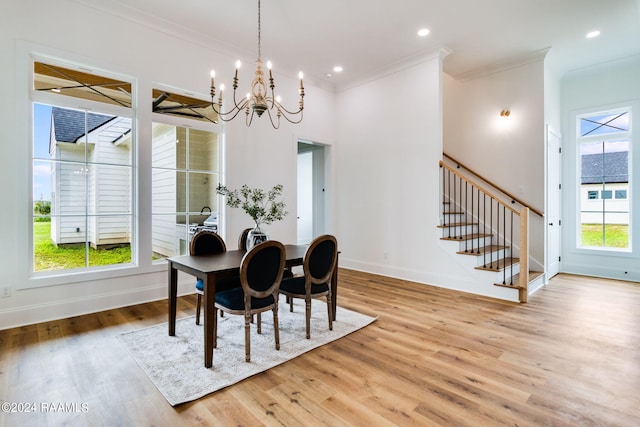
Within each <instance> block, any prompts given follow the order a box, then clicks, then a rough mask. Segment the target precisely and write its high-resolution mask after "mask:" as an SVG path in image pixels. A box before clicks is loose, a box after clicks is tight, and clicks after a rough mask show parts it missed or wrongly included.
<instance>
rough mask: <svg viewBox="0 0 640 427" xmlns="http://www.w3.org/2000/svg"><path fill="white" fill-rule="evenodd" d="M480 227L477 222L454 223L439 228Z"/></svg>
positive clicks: (441, 225)
mask: <svg viewBox="0 0 640 427" xmlns="http://www.w3.org/2000/svg"><path fill="white" fill-rule="evenodd" d="M474 225H478V223H477V222H452V223H451V224H440V225H438V228H451V227H464V226H474Z"/></svg>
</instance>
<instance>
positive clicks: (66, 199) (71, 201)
mask: <svg viewBox="0 0 640 427" xmlns="http://www.w3.org/2000/svg"><path fill="white" fill-rule="evenodd" d="M51 116H52V117H51V134H50V141H49V154H50V156H51V159H52V160H58V161H57V162H53V163H51V186H52V188H51V193H52V194H51V198H52V201H51V214H52V218H51V239H52V240H53V242H54V243H55V244H56V245H70V244H84V243H85V242H86V241H88V242H89V244H90V245H91V246H92V247H94V248H98V247H110V246H117V245H123V244H130V242H131V224H130V223H129V221H123V220H122V217H119V216H117V214H119V213H128V212H130V211H131V206H130V202H129V200H131V197H130V194H129V191H130V188H131V169H130V168H129V167H126V165H129V164H130V157H131V149H130V145H131V144H130V134H131V119H128V118H123V117H114V116H106V115H101V114H93V113H88V114H86V115H85V112H84V111H80V110H71V109H66V108H60V107H53V109H52V111H51ZM97 163H100V164H99V165H98V164H97ZM111 165H113V166H111ZM78 194H84V196H83V197H78Z"/></svg>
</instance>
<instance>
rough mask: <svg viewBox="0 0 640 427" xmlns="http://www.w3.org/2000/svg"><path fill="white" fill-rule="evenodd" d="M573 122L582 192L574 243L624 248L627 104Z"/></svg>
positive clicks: (627, 231) (628, 178) (627, 243)
mask: <svg viewBox="0 0 640 427" xmlns="http://www.w3.org/2000/svg"><path fill="white" fill-rule="evenodd" d="M576 127H577V134H578V135H579V136H578V141H577V143H578V146H579V150H578V153H579V156H580V158H579V165H580V173H579V177H578V179H579V186H580V188H581V194H582V197H581V199H580V212H579V215H580V221H579V222H578V224H579V225H578V226H579V232H578V233H577V236H578V241H577V246H578V247H580V248H584V249H607V250H623V251H629V250H630V242H631V235H630V234H631V233H630V227H629V220H630V217H631V212H630V206H631V204H630V201H629V199H628V198H627V194H628V192H627V191H628V188H629V183H630V182H631V176H630V174H631V172H630V168H629V160H630V157H629V150H630V146H631V144H630V141H631V109H630V108H627V109H621V110H615V111H608V112H602V113H592V114H585V115H582V116H578V117H577V123H576ZM614 196H615V197H614Z"/></svg>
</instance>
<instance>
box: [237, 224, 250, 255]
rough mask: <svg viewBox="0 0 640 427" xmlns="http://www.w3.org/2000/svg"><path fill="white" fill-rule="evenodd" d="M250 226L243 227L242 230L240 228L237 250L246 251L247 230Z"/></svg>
mask: <svg viewBox="0 0 640 427" xmlns="http://www.w3.org/2000/svg"><path fill="white" fill-rule="evenodd" d="M251 230H252V229H251V228H245V229H244V230H242V233H240V237H238V250H239V251H245V252H246V251H247V236H248V235H249V232H250V231H251Z"/></svg>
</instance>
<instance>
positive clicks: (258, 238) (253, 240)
mask: <svg viewBox="0 0 640 427" xmlns="http://www.w3.org/2000/svg"><path fill="white" fill-rule="evenodd" d="M267 240H269V233H267V232H266V231H264V230H263V229H262V228H260V225H259V224H258V225H256V226H255V227H254V228H252V229H251V230H250V231H249V234H247V251H248V250H250V249H251V248H253V247H254V246H255V245H257V244H260V243H262V242H266V241H267Z"/></svg>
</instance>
